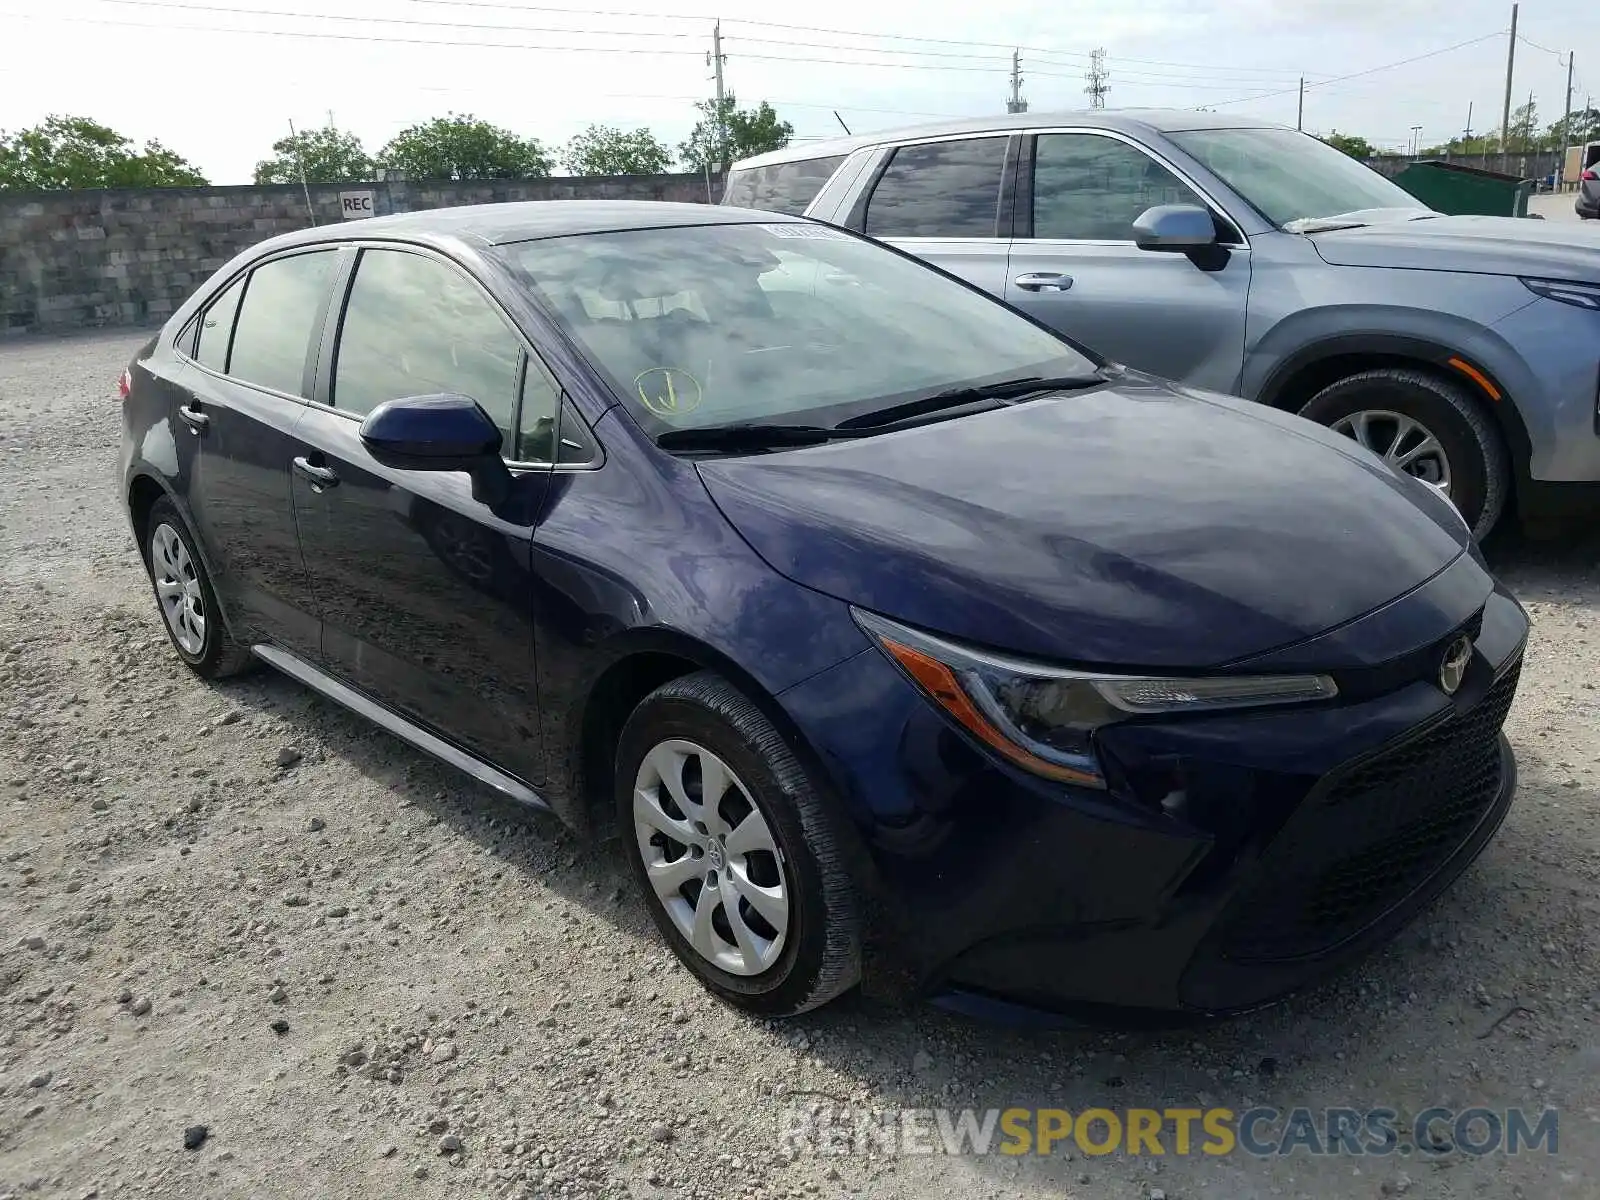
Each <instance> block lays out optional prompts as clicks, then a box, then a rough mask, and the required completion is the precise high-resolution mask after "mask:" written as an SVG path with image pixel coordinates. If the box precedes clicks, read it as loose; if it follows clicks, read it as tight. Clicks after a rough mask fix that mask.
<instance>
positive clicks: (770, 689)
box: [121, 202, 1528, 1019]
mask: <svg viewBox="0 0 1600 1200" xmlns="http://www.w3.org/2000/svg"><path fill="white" fill-rule="evenodd" d="M121 390H122V393H123V401H122V403H123V416H124V439H123V450H122V467H123V474H122V482H123V486H122V496H123V499H124V501H125V503H126V506H127V513H128V517H129V519H130V521H131V524H132V529H133V532H134V534H135V537H136V538H137V542H138V545H139V547H140V550H141V552H142V554H143V556H144V560H145V562H146V564H147V566H148V568H149V572H150V578H151V582H152V585H153V589H154V596H155V600H156V603H157V606H158V607H159V609H160V612H161V614H162V617H163V619H164V621H165V624H166V629H167V632H168V633H169V634H170V637H171V641H172V645H173V647H174V648H175V650H176V652H177V654H178V655H179V656H180V657H181V658H182V659H183V661H184V662H186V663H187V664H188V665H189V666H190V667H192V668H193V669H194V670H195V671H197V672H198V673H199V674H200V675H201V676H203V677H205V678H208V679H216V678H220V677H223V676H226V675H229V674H232V673H234V672H237V671H240V670H242V669H245V668H246V667H248V666H250V665H251V664H253V663H256V662H264V663H266V664H268V665H270V666H272V667H274V668H276V669H278V670H280V671H282V672H285V673H287V674H288V675H290V676H292V677H293V678H294V679H296V680H299V681H300V682H301V683H303V684H305V685H307V686H309V687H311V688H314V689H317V690H318V691H320V692H322V693H324V694H325V695H327V696H329V697H331V698H332V699H334V700H336V701H338V702H339V703H341V704H344V705H346V706H348V707H350V708H351V709H354V710H355V711H356V712H358V713H361V714H363V715H364V716H366V717H368V718H370V719H371V720H372V721H374V722H376V723H377V724H379V725H381V726H383V727H384V728H386V729H388V730H389V731H391V732H392V733H394V734H396V735H398V736H399V737H401V738H403V739H406V740H408V741H410V742H412V743H413V744H415V745H417V746H419V747H421V748H422V749H424V750H426V751H428V752H430V753H432V754H435V755H438V756H439V757H441V758H443V759H445V760H446V761H448V762H450V763H453V764H455V765H456V766H458V767H460V768H462V769H463V770H465V771H466V772H468V773H470V774H472V775H474V776H476V777H477V778H478V779H479V780H481V781H483V782H485V783H486V784H488V785H489V786H491V787H493V788H495V789H498V790H499V791H500V792H501V793H503V794H504V795H506V796H509V797H511V798H513V799H515V800H517V801H520V802H522V803H524V804H527V805H531V806H540V807H546V808H549V809H551V810H553V811H554V812H555V813H556V814H558V815H559V816H560V817H561V818H562V819H563V820H565V821H566V822H568V823H570V824H571V825H573V826H575V827H578V828H580V829H583V830H588V831H593V832H597V833H599V834H601V835H602V836H604V835H616V836H618V837H620V838H621V840H622V842H623V844H624V847H625V850H626V854H627V856H628V859H629V860H630V862H631V864H632V872H633V874H634V876H635V877H636V879H637V883H638V887H639V891H640V893H641V895H642V897H643V901H644V903H645V904H646V905H647V906H648V907H649V909H650V912H651V913H652V914H653V916H654V919H655V922H656V924H657V925H658V926H659V928H660V931H661V935H662V937H663V938H664V939H665V940H666V942H667V943H668V944H669V945H670V946H671V948H672V949H673V951H674V952H675V953H676V954H677V955H678V957H679V958H680V959H681V960H682V961H683V963H684V964H685V965H686V966H687V967H688V968H689V969H690V970H691V971H693V972H694V973H695V974H696V975H697V976H699V978H700V979H701V981H702V982H703V983H704V984H705V986H706V987H707V988H709V989H710V990H711V991H712V992H714V993H715V994H716V995H718V996H720V997H722V998H723V999H724V1000H726V1001H728V1002H730V1003H732V1004H734V1005H737V1006H739V1007H741V1008H744V1009H747V1010H749V1011H752V1012H756V1013H760V1014H764V1015H768V1016H787V1015H791V1014H795V1013H798V1012H801V1011H804V1010H806V1009H809V1008H813V1007H815V1006H817V1005H819V1004H822V1003H824V1002H826V1001H828V1000H830V999H832V998H833V997H835V996H838V995H840V994H841V993H844V992H846V991H848V990H849V989H851V988H853V987H855V986H856V985H857V984H858V983H860V984H863V985H864V986H866V987H868V988H870V989H873V990H875V991H879V992H882V993H884V994H891V995H895V996H906V995H917V996H927V997H932V998H935V999H937V1000H939V1001H940V1002H942V1003H944V1004H947V1005H950V1006H953V1007H956V1008H960V1009H964V1010H967V1011H984V1012H990V1013H996V1014H1001V1013H1007V1012H1011V1013H1016V1012H1019V1011H1022V1010H1026V1011H1029V1012H1044V1013H1051V1014H1076V1015H1083V1016H1090V1017H1111V1016H1117V1017H1123V1016H1130V1015H1131V1016H1137V1017H1140V1018H1141V1019H1144V1018H1155V1017H1161V1018H1162V1019H1166V1018H1170V1017H1172V1016H1174V1015H1181V1014H1222V1013H1229V1012H1236V1011H1240V1010H1243V1009H1247V1008H1251V1007H1254V1006H1257V1005H1260V1004H1263V1003H1266V1002H1268V1001H1270V1000H1273V999H1276V998H1278V997H1280V996H1282V995H1284V994H1286V993H1288V992H1289V991H1292V990H1293V989H1295V988H1297V987H1300V986H1302V985H1304V984H1306V983H1308V982H1310V981H1312V980H1314V979H1316V978H1318V977H1320V976H1322V975H1324V974H1326V973H1327V972H1329V971H1331V970H1332V969H1334V968H1336V967H1339V966H1341V965H1344V964H1347V963H1349V962H1351V961H1353V960H1354V959H1355V958H1357V957H1358V956H1360V955H1361V954H1362V953H1363V952H1365V951H1367V950H1369V949H1370V948H1371V947H1373V946H1374V945H1376V944H1378V943H1380V942H1382V941H1384V940H1386V939H1388V938H1389V937H1391V936H1392V935H1393V934H1394V933H1395V932H1396V931H1397V930H1398V929H1399V928H1400V927H1401V926H1402V925H1403V924H1404V923H1405V922H1406V921H1407V920H1408V919H1409V918H1410V917H1411V916H1412V915H1414V914H1415V913H1416V912H1417V911H1418V909H1419V908H1420V907H1421V906H1423V905H1424V904H1426V903H1428V902H1429V901H1430V900H1432V899H1433V898H1434V897H1435V896H1437V895H1438V894H1439V893H1440V892H1441V891H1442V890H1443V889H1444V888H1445V887H1446V886H1447V885H1448V884H1449V883H1450V882H1451V881H1452V880H1453V879H1454V878H1455V877H1456V876H1457V875H1459V873H1460V872H1461V871H1462V870H1463V869H1464V868H1465V867H1466V866H1467V864H1468V863H1469V862H1471V861H1472V859H1473V858H1474V857H1475V856H1476V855H1477V854H1478V853H1479V851H1480V850H1482V848H1483V847H1484V845H1485V843H1486V842H1487V841H1488V839H1489V838H1490V837H1491V836H1492V835H1493V833H1494V831H1495V830H1496V828H1497V827H1498V826H1499V824H1500V822H1501V820H1502V818H1503V817H1504V815H1505V813H1506V810H1507V807H1508V806H1509V804H1510V803H1511V798H1512V793H1513V789H1514V778H1515V770H1514V765H1513V759H1512V754H1511V751H1510V748H1509V746H1508V744H1507V742H1506V740H1505V738H1504V736H1503V735H1502V733H1501V725H1502V722H1503V720H1504V718H1505V715H1506V711H1507V709H1508V707H1509V706H1510V704H1511V702H1512V698H1513V694H1514V692H1515V690H1516V686H1517V675H1518V670H1519V667H1520V663H1521V657H1522V653H1523V646H1524V643H1525V640H1526V635H1527V630H1528V622H1527V619H1526V616H1525V614H1524V612H1523V610H1522V608H1521V607H1520V606H1519V605H1518V603H1517V602H1516V600H1515V599H1514V598H1513V597H1512V596H1511V595H1510V594H1509V593H1508V592H1507V591H1506V590H1505V588H1504V587H1502V586H1501V585H1499V584H1498V583H1497V582H1496V581H1495V579H1494V578H1493V577H1492V575H1491V574H1490V572H1489V571H1488V569H1487V568H1486V567H1485V564H1484V561H1483V559H1482V558H1481V557H1480V555H1479V553H1478V551H1477V550H1476V549H1475V548H1474V546H1473V543H1472V539H1471V537H1470V535H1469V533H1468V530H1467V527H1466V525H1465V524H1464V523H1463V522H1462V520H1461V518H1460V517H1459V516H1458V514H1457V513H1456V511H1455V510H1454V508H1452V507H1451V505H1450V502H1449V501H1448V500H1447V499H1446V498H1444V497H1443V496H1442V495H1441V494H1440V493H1439V492H1438V491H1437V490H1435V489H1432V488H1430V487H1428V486H1426V485H1425V484H1423V483H1421V482H1419V481H1418V480H1416V479H1412V478H1410V477H1408V476H1406V475H1403V474H1399V473H1396V472H1394V471H1391V470H1390V469H1389V468H1388V467H1386V466H1385V465H1384V464H1383V463H1382V462H1381V461H1380V460H1379V459H1377V458H1376V457H1374V456H1373V455H1372V454H1370V453H1368V452H1367V451H1366V450H1364V449H1362V448H1361V447H1360V446H1358V445H1357V444H1355V443H1354V442H1352V441H1350V440H1349V439H1346V438H1341V437H1339V436H1338V435H1336V434H1334V433H1331V432H1328V431H1326V430H1324V429H1322V428H1320V427H1319V426H1317V425H1314V424H1313V423H1311V422H1310V421H1306V420H1302V419H1300V418H1299V417H1295V416H1290V415H1286V414H1283V413H1279V412H1275V411H1273V410H1271V409H1269V408H1266V407H1264V406H1260V405H1253V404H1248V403H1245V402H1243V401H1239V400H1235V399H1229V398H1226V397H1223V396H1218V395H1213V394H1210V393H1206V392H1201V391H1195V390H1192V389H1188V388H1181V387H1177V386H1174V385H1172V384H1169V383H1165V382H1161V381H1159V380H1156V379H1153V378H1150V377H1147V376H1145V375H1142V374H1139V373H1137V372H1134V371H1130V370H1126V369H1124V368H1121V367H1119V366H1117V365H1116V364H1114V363H1110V362H1106V361H1104V360H1102V359H1101V358H1099V357H1097V356H1096V355H1095V354H1093V353H1091V352H1089V351H1087V350H1085V349H1083V348H1081V347H1079V346H1077V345H1075V344H1073V343H1071V342H1069V341H1067V340H1064V339H1063V338H1062V337H1061V336H1060V335H1058V334H1056V333H1053V332H1051V331H1049V330H1048V329H1046V328H1044V327H1043V326H1041V325H1039V324H1037V323H1035V322H1034V321H1032V320H1030V319H1029V318H1027V317H1025V316H1023V315H1021V314H1019V313H1018V312H1016V311H1014V310H1012V309H1010V308H1007V307H1006V306H1005V305H1003V304H1001V303H1000V302H998V301H996V300H994V299H991V298H990V297H988V296H986V295H985V294H983V293H981V292H980V291H978V290H976V289H974V288H972V287H970V286H968V285H966V284H965V283H963V282H961V281H959V280H956V279H954V278H953V277H951V276H949V275H946V274H944V273H942V272H940V271H937V270H935V269H933V268H930V267H928V266H926V265H923V264H921V263H919V262H917V261H915V260H913V259H911V258H910V257H908V256H906V255H904V254H902V253H900V252H899V251H897V250H894V249H891V248H888V247H884V246H881V245H877V244H874V243H871V242H868V241H865V240H863V239H861V238H858V237H856V236H855V235H853V234H850V233H847V232H843V231H840V230H837V229H833V228H831V227H828V226H824V225H820V224H816V223H812V222H807V221H804V220H801V219H794V218H786V217H776V216H774V215H772V214H769V213H758V212H752V211H745V210H740V209H736V208H728V207H709V206H696V205H666V204H629V203H603V202H570V203H544V204H526V205H523V204H507V205H498V206H491V207H480V208H460V209H453V210H446V211H439V212H430V213H417V214H409V215H403V216H396V217H386V218H379V219H374V220H368V221H362V222H352V223H349V224H346V225H343V226H340V227H337V228H332V229H330V228H318V229H310V230H306V231H303V232H299V233H294V234H289V235H285V236H282V237H277V238H274V239H272V240H270V241H267V242H265V243H263V244H261V245H260V246H258V247H256V248H254V249H252V250H250V251H248V252H246V253H245V254H243V255H241V256H240V257H238V258H237V259H235V260H234V261H232V262H231V263H229V264H228V265H226V266H225V267H224V268H223V269H222V270H221V271H220V272H218V274H217V275H216V276H215V277H214V278H213V279H211V280H210V281H209V282H208V283H206V284H205V285H204V286H202V287H201V288H200V289H199V291H198V292H197V293H196V295H195V296H194V297H193V298H192V299H190V300H189V301H188V302H187V303H186V304H184V305H183V307H182V308H181V309H180V310H179V311H178V312H177V313H175V314H174V315H173V317H172V319H171V320H170V321H169V322H168V323H167V325H166V327H165V328H164V329H162V331H161V332H160V334H159V335H158V336H156V337H155V338H154V339H152V340H151V341H150V342H149V344H148V345H147V346H145V347H144V348H143V349H142V350H141V351H140V353H139V354H138V355H137V357H136V359H135V361H134V362H133V363H132V364H131V365H130V367H129V370H128V372H127V373H126V374H125V375H124V377H123V379H122V381H121ZM529 919H530V920H533V919H536V918H535V917H534V916H532V915H530V917H529Z"/></svg>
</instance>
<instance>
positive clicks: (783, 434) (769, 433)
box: [656, 423, 864, 450]
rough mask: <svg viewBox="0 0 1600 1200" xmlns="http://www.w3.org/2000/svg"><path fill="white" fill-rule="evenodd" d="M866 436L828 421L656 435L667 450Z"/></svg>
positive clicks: (742, 447)
mask: <svg viewBox="0 0 1600 1200" xmlns="http://www.w3.org/2000/svg"><path fill="white" fill-rule="evenodd" d="M862 436H864V434H863V433H862V432H861V431H859V430H854V429H829V428H828V427H827V426H826V425H762V424H752V423H740V424H736V425H711V426H708V427H706V428H704V429H669V430H668V431H667V432H666V433H663V434H661V435H659V436H658V437H657V438H656V445H658V446H660V447H661V448H662V449H663V450H776V449H781V448H783V447H785V446H816V445H819V444H820V443H822V442H826V441H831V440H833V439H834V438H853V437H862Z"/></svg>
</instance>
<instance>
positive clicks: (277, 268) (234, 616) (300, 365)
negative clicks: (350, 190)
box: [177, 249, 337, 659]
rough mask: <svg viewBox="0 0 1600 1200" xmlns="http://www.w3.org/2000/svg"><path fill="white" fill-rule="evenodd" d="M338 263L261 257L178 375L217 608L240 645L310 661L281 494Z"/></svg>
mask: <svg viewBox="0 0 1600 1200" xmlns="http://www.w3.org/2000/svg"><path fill="white" fill-rule="evenodd" d="M336 259H337V252H336V251H334V250H328V249H323V250H313V251H309V252H302V253H296V254H291V255H287V256H285V257H281V258H274V259H269V260H267V261H266V262H264V263H262V264H261V265H259V266H257V267H256V268H255V269H254V270H252V271H251V272H250V273H249V275H248V276H244V277H241V278H240V279H238V280H236V281H235V282H234V283H232V284H231V285H229V286H228V287H227V288H225V289H223V291H222V292H221V293H220V294H219V295H218V296H217V298H216V299H215V300H214V301H212V303H211V304H210V305H209V306H208V307H207V308H206V309H205V311H204V312H203V313H202V314H201V316H200V319H199V325H198V329H197V331H196V335H195V336H196V341H195V342H194V343H192V355H193V357H192V359H191V361H190V362H189V363H188V364H187V365H186V366H185V368H184V370H183V371H182V373H181V374H180V375H179V376H178V377H177V382H178V383H179V384H180V386H181V387H182V388H183V390H184V393H185V394H184V400H183V403H182V404H181V405H180V407H179V409H178V414H177V415H178V418H179V421H180V422H181V424H180V430H181V432H180V433H179V434H178V436H179V437H180V438H183V439H184V440H185V441H186V442H188V443H190V444H191V445H193V446H194V447H195V455H194V459H193V465H192V468H191V472H190V478H189V482H188V489H187V496H186V499H187V501H188V504H189V509H190V513H191V515H192V516H193V518H194V521H195V524H196V526H197V528H198V531H199V534H200V539H201V543H202V545H203V546H204V547H205V550H206V554H207V556H208V558H209V560H210V565H211V568H212V572H211V574H212V580H213V584H214V586H215V587H216V590H217V598H218V601H219V602H220V603H221V605H222V606H223V608H224V610H225V611H226V612H227V614H228V616H229V618H230V620H231V621H232V622H233V624H234V629H233V632H234V634H235V636H237V637H238V638H240V640H242V641H247V642H255V641H272V642H277V643H279V644H280V645H283V646H285V647H287V648H288V649H290V650H293V651H295V652H296V653H298V654H300V655H302V656H303V657H308V658H311V659H315V657H316V656H317V654H318V653H319V645H320V624H319V621H318V618H317V614H316V611H315V602H314V600H313V595H312V591H311V587H310V582H309V579H308V577H307V574H306V570H305V565H304V563H303V562H302V561H301V558H300V546H299V542H298V540H297V539H296V536H295V525H294V512H293V509H292V506H291V503H290V499H289V473H288V465H289V459H290V457H291V447H292V445H293V443H292V440H291V438H290V431H291V430H292V429H293V428H294V425H295V422H296V421H298V420H299V419H300V414H301V413H302V412H303V411H304V409H305V399H304V397H305V395H306V387H305V384H306V378H307V361H308V357H309V355H310V352H311V342H312V330H313V329H314V328H315V327H317V326H318V324H319V319H320V316H321V314H322V313H323V312H324V311H325V305H326V302H327V294H328V290H329V288H331V286H332V284H333V276H334V267H335V262H336Z"/></svg>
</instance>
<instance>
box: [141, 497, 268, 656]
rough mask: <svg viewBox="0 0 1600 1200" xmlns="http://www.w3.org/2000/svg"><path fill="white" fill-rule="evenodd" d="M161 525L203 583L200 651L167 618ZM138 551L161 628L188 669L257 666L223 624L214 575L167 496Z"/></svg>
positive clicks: (146, 528)
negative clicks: (161, 584)
mask: <svg viewBox="0 0 1600 1200" xmlns="http://www.w3.org/2000/svg"><path fill="white" fill-rule="evenodd" d="M162 527H166V528H169V529H171V530H172V531H173V533H175V534H177V536H178V540H179V541H181V542H182V543H183V546H184V549H185V550H186V551H187V552H188V555H189V562H190V564H191V565H192V566H193V569H194V577H195V580H196V582H197V583H198V584H199V585H200V596H201V600H200V603H201V608H202V610H203V613H204V615H205V618H206V620H205V639H204V641H203V642H202V643H201V646H200V649H199V651H198V652H192V651H190V650H188V649H186V648H185V647H184V646H183V645H182V643H180V642H179V641H178V638H177V635H176V634H174V633H173V630H172V626H171V624H170V623H169V622H168V621H167V617H166V611H165V609H164V608H163V605H162V599H161V592H160V590H159V589H158V588H157V586H156V569H157V568H156V562H155V551H154V550H153V548H152V541H153V539H154V538H155V536H156V531H157V530H159V529H161V528H162ZM139 550H140V553H141V554H143V556H144V564H145V570H146V571H147V572H148V573H149V575H150V590H151V592H152V593H153V594H154V595H155V598H156V611H157V613H158V614H159V615H160V617H161V627H162V628H163V629H165V630H166V631H167V640H168V641H169V642H171V643H172V648H173V649H174V650H175V651H177V653H178V657H179V658H181V659H183V661H184V663H185V664H186V665H187V666H188V667H189V669H190V670H192V671H193V672H194V673H195V674H196V675H198V676H200V677H201V678H202V679H226V678H227V677H228V676H230V675H239V674H242V673H243V672H245V671H248V670H249V669H250V668H251V667H252V666H254V665H255V659H254V658H253V657H252V656H251V654H250V648H249V647H248V646H241V645H239V643H238V642H236V641H234V640H233V635H232V634H230V633H229V632H228V627H227V625H225V624H224V623H223V620H222V610H221V609H220V608H219V607H218V605H217V595H216V592H214V591H213V590H212V587H211V578H210V576H209V575H207V574H206V568H205V563H204V562H203V561H202V560H201V558H200V554H199V551H198V550H197V549H196V548H195V540H194V534H193V533H191V532H190V531H189V526H188V524H187V523H186V522H185V521H184V519H183V515H182V514H181V513H180V512H179V511H178V507H177V505H175V504H173V503H172V501H171V500H169V499H167V498H166V497H165V496H163V497H162V498H161V499H160V500H157V501H156V502H155V504H154V505H153V506H152V507H151V509H150V516H149V517H148V518H147V519H146V521H145V524H144V545H143V546H141V547H140V548H139Z"/></svg>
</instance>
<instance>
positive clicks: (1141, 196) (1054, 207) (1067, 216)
mask: <svg viewBox="0 0 1600 1200" xmlns="http://www.w3.org/2000/svg"><path fill="white" fill-rule="evenodd" d="M1158 204H1198V205H1200V206H1201V207H1202V208H1204V207H1206V202H1205V201H1204V200H1202V199H1201V198H1200V197H1199V196H1197V195H1195V193H1194V191H1193V190H1192V189H1191V188H1190V187H1189V186H1188V185H1187V184H1185V183H1184V182H1183V181H1182V180H1181V179H1179V178H1178V177H1177V176H1176V175H1174V174H1173V173H1172V172H1171V171H1169V170H1167V168H1166V167H1164V166H1162V165H1161V164H1160V163H1158V162H1156V161H1155V159H1153V158H1151V157H1150V156H1149V155H1148V154H1146V153H1145V152H1144V151H1142V150H1139V149H1137V148H1136V147H1133V146H1130V145H1128V144H1127V143H1126V142H1119V141H1117V140H1116V139H1115V138H1108V137H1099V136H1097V135H1096V134H1092V133H1045V134H1040V135H1039V140H1038V143H1037V145H1036V147H1035V149H1034V156H1033V236H1034V237H1039V238H1076V239H1088V240H1093V241H1124V242H1126V241H1132V240H1133V228H1132V226H1133V222H1134V219H1135V218H1137V217H1138V215H1139V214H1140V213H1142V212H1144V210H1145V209H1147V208H1153V207H1155V206H1156V205H1158Z"/></svg>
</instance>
